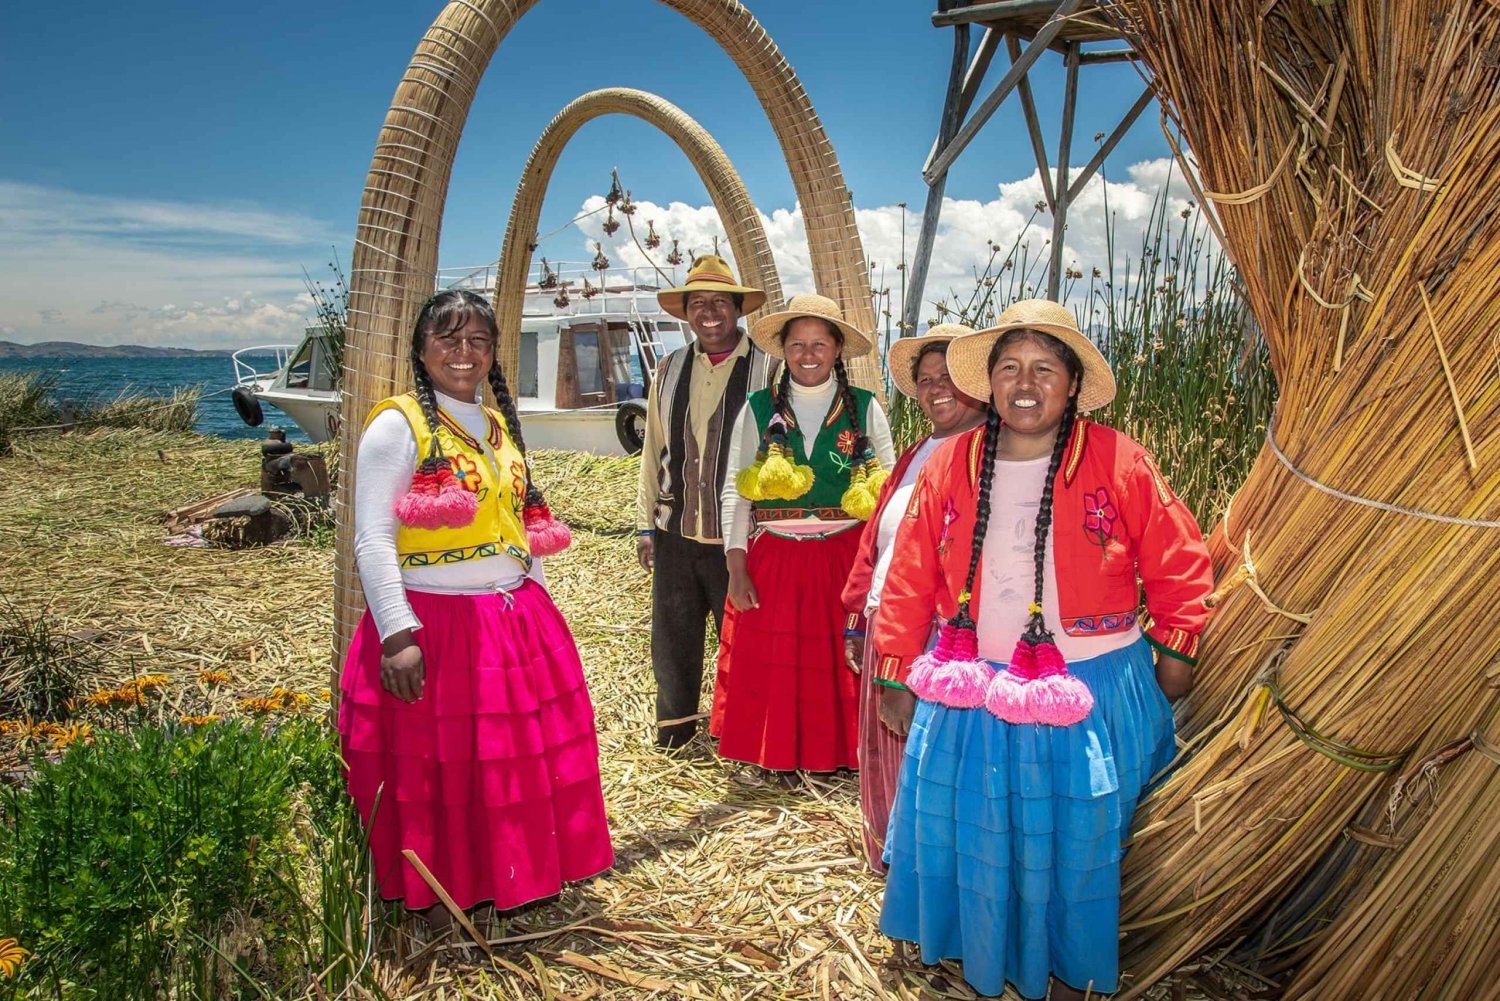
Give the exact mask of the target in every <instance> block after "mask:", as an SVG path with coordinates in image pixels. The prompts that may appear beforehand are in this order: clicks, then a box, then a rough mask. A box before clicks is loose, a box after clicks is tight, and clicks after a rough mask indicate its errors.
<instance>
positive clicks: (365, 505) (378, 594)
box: [354, 393, 543, 639]
mask: <svg viewBox="0 0 1500 1001" xmlns="http://www.w3.org/2000/svg"><path fill="white" fill-rule="evenodd" d="M434 395H435V396H436V398H437V403H438V406H440V407H442V408H443V409H444V410H445V411H447V412H448V414H449V415H451V416H452V417H453V419H454V420H455V421H457V422H458V423H459V424H461V425H463V429H464V430H465V431H467V432H469V436H470V437H471V438H473V439H474V440H475V441H478V442H486V443H485V444H484V446H483V447H484V451H485V455H486V457H488V458H489V460H490V462H491V463H493V462H494V453H493V452H492V451H491V450H490V447H489V445H488V443H487V441H486V440H487V439H488V437H489V423H488V420H487V419H486V417H485V416H484V408H483V407H481V406H479V404H477V403H464V402H463V401H461V400H457V399H454V398H453V397H451V396H444V395H443V394H442V393H435V394H434ZM354 468H355V471H356V475H355V478H354V560H355V563H356V565H357V566H358V567H359V582H360V584H361V586H362V587H363V588H364V592H365V603H366V604H367V605H368V606H369V608H370V615H371V616H372V617H373V618H374V620H375V628H376V630H377V631H378V632H379V633H380V638H381V639H385V638H386V637H388V636H390V635H392V634H393V633H398V632H400V631H401V630H403V629H420V628H422V623H421V622H419V621H418V620H417V617H416V616H415V615H414V614H412V610H411V604H410V602H408V601H407V600H406V591H407V589H408V588H410V589H411V590H413V591H438V592H445V593H448V594H483V593H485V592H488V591H509V590H511V589H512V588H514V587H515V586H516V585H517V584H519V583H521V581H522V580H523V579H525V577H526V568H525V567H523V566H522V565H521V563H520V562H519V561H517V560H516V559H515V558H513V557H510V556H505V555H500V556H491V557H487V558H485V559H482V560H465V561H464V562H462V563H443V564H439V565H437V566H430V567H412V568H409V569H406V570H403V569H401V564H400V560H399V559H397V556H396V530H397V528H399V527H400V526H399V525H398V523H397V521H396V511H395V507H396V498H398V497H400V496H401V495H402V494H404V493H406V492H407V491H408V490H410V489H411V478H412V473H413V472H414V471H415V470H416V468H417V438H416V435H414V434H412V430H411V425H410V424H408V423H407V421H406V416H405V415H404V414H402V413H401V411H399V410H396V409H390V410H384V411H382V412H381V413H379V414H377V415H376V417H375V419H374V420H373V421H371V422H370V426H369V427H367V428H365V432H364V434H362V435H361V436H360V439H359V452H358V453H357V454H356V456H355V459H354ZM541 565H542V564H541V560H534V561H533V562H532V573H531V576H532V577H533V578H534V579H535V580H536V581H537V582H538V583H542V582H543V578H542V572H541Z"/></svg>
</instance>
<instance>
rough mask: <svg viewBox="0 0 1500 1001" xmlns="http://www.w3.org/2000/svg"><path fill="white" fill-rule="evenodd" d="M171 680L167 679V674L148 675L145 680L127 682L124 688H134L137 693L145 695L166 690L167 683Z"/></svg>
mask: <svg viewBox="0 0 1500 1001" xmlns="http://www.w3.org/2000/svg"><path fill="white" fill-rule="evenodd" d="M171 680H172V679H171V678H169V677H167V676H166V675H165V674H148V675H146V676H145V677H143V678H132V679H131V680H130V681H127V682H125V684H124V685H123V686H122V687H124V688H134V689H135V690H136V691H138V692H140V693H141V694H142V695H144V694H146V693H147V692H154V691H157V690H158V689H161V688H166V687H167V683H168V682H170V681H171Z"/></svg>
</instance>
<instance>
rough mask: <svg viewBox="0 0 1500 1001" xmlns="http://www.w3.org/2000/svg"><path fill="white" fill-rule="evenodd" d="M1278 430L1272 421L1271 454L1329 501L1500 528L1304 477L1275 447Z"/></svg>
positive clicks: (1268, 432) (1268, 433) (1468, 525)
mask: <svg viewBox="0 0 1500 1001" xmlns="http://www.w3.org/2000/svg"><path fill="white" fill-rule="evenodd" d="M1275 426H1276V422H1275V421H1274V420H1273V421H1272V422H1271V424H1270V425H1269V426H1267V428H1266V444H1267V445H1268V446H1270V449H1271V454H1273V455H1275V456H1276V458H1277V459H1278V460H1280V462H1281V464H1282V465H1283V466H1285V467H1286V468H1287V471H1288V472H1290V473H1291V474H1292V475H1293V476H1295V477H1297V479H1299V480H1301V481H1302V482H1303V483H1306V484H1307V485H1308V486H1310V487H1312V488H1314V489H1316V490H1321V491H1323V493H1325V494H1328V495H1329V496H1330V497H1337V498H1338V499H1339V500H1344V501H1348V502H1349V503H1351V504H1359V505H1361V506H1363V507H1372V508H1375V509H1376V510H1377V511H1386V512H1388V513H1390V514H1404V515H1408V516H1409V517H1412V518H1421V519H1423V520H1424V521H1436V522H1440V523H1441V524H1444V525H1457V526H1459V527H1461V528H1500V521H1497V520H1485V519H1482V518H1462V517H1459V516H1458V515H1452V514H1438V513H1436V512H1434V511H1423V510H1420V509H1419V508H1414V507H1405V506H1403V505H1400V504H1391V503H1388V502H1386V501H1378V500H1372V499H1371V498H1369V497H1361V496H1359V495H1358V494H1351V493H1349V492H1348V491H1345V490H1340V489H1339V488H1337V487H1332V486H1329V485H1328V484H1327V483H1324V482H1323V481H1322V480H1319V479H1316V478H1314V477H1312V476H1309V475H1308V474H1307V473H1304V472H1303V471H1302V470H1300V469H1298V468H1297V465H1296V463H1294V462H1292V460H1291V459H1288V458H1287V457H1286V453H1285V452H1283V451H1282V450H1281V446H1280V445H1278V444H1277V443H1276V434H1275Z"/></svg>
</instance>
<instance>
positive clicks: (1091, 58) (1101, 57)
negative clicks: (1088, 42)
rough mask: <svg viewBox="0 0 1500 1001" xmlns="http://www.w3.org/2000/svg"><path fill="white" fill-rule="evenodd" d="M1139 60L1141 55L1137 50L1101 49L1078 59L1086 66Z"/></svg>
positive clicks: (1086, 53)
mask: <svg viewBox="0 0 1500 1001" xmlns="http://www.w3.org/2000/svg"><path fill="white" fill-rule="evenodd" d="M1139 58H1140V53H1138V52H1136V51H1135V49H1100V50H1098V51H1095V52H1085V53H1084V54H1083V55H1081V56H1079V57H1078V61H1079V62H1080V63H1082V64H1083V65H1085V66H1093V65H1094V64H1096V63H1128V62H1131V61H1133V60H1136V59H1139Z"/></svg>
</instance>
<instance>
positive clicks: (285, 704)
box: [240, 685, 312, 713]
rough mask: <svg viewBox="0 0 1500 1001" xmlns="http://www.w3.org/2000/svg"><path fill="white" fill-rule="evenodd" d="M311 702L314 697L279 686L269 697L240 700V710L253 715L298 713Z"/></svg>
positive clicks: (272, 690)
mask: <svg viewBox="0 0 1500 1001" xmlns="http://www.w3.org/2000/svg"><path fill="white" fill-rule="evenodd" d="M311 701H312V697H311V696H309V695H307V694H305V693H303V692H294V691H292V690H291V689H290V688H282V687H281V686H280V685H277V686H276V687H275V688H273V689H271V694H270V695H269V696H266V697H261V698H254V699H240V708H241V709H243V710H245V711H246V712H252V713H278V712H296V711H297V710H299V709H301V708H303V707H304V706H306V705H307V704H308V703H309V702H311Z"/></svg>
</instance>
